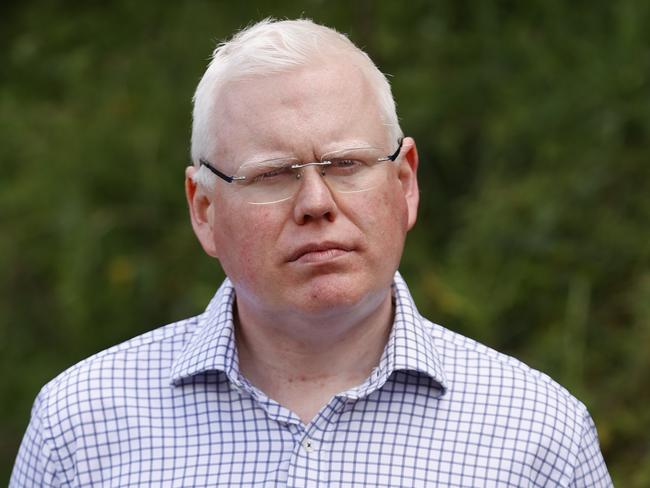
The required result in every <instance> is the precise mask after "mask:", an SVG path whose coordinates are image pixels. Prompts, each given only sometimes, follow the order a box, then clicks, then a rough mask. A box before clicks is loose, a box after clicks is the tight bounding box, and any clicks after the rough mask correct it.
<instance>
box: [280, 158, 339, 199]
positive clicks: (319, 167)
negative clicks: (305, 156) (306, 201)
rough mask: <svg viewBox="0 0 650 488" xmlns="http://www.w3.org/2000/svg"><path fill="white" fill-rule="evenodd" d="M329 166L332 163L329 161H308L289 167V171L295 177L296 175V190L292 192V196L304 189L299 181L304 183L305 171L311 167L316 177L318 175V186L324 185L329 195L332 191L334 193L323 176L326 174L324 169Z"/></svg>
mask: <svg viewBox="0 0 650 488" xmlns="http://www.w3.org/2000/svg"><path fill="white" fill-rule="evenodd" d="M331 164H332V163H331V162H330V161H326V160H323V161H318V160H317V161H309V162H306V163H297V164H293V165H291V169H292V170H293V171H294V172H295V175H296V180H295V182H296V188H295V190H294V194H295V193H299V192H300V191H302V189H303V187H304V183H301V181H302V180H305V181H306V178H305V174H306V172H305V170H308V169H309V168H310V167H313V169H314V171H315V172H316V173H317V175H320V178H319V180H320V184H323V185H325V187H326V188H327V190H328V191H329V192H330V193H331V192H332V191H334V189H333V188H332V187H331V185H330V184H329V183H328V181H327V179H326V178H324V176H325V174H326V168H327V167H328V166H330V165H331Z"/></svg>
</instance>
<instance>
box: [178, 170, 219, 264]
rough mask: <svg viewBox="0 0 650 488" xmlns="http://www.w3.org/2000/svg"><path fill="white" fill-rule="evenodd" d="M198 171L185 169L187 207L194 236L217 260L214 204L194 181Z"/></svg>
mask: <svg viewBox="0 0 650 488" xmlns="http://www.w3.org/2000/svg"><path fill="white" fill-rule="evenodd" d="M196 171H197V170H196V168H195V167H194V166H188V167H187V168H186V169H185V196H186V197H187V205H188V207H189V209H190V219H191V221H192V229H194V234H195V235H196V238H197V239H198V240H199V242H200V243H201V246H202V247H203V250H204V251H205V252H206V253H207V254H208V255H209V256H212V257H214V258H217V257H218V256H217V246H216V243H215V236H214V232H213V230H214V229H213V226H214V215H213V205H214V203H213V202H212V200H211V199H210V197H209V196H208V195H207V193H206V192H205V190H204V189H203V188H202V187H201V185H198V184H197V183H196V182H195V181H194V180H193V179H192V177H193V176H194V173H195V172H196Z"/></svg>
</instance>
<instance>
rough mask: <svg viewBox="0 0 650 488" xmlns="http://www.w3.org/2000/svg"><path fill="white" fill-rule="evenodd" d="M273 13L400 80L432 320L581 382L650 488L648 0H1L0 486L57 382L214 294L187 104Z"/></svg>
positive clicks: (613, 467) (605, 429)
mask: <svg viewBox="0 0 650 488" xmlns="http://www.w3.org/2000/svg"><path fill="white" fill-rule="evenodd" d="M267 15H273V16H276V17H297V16H300V15H304V16H307V17H311V18H314V19H315V20H317V21H319V22H322V23H325V24H328V25H332V26H334V27H336V28H338V30H340V31H343V32H346V33H348V34H349V35H350V37H351V38H352V39H353V40H354V41H355V42H356V43H357V44H358V45H359V46H361V47H362V48H364V49H366V50H367V51H368V52H369V54H370V55H371V57H372V58H373V59H375V61H376V62H377V63H378V64H379V66H380V67H381V69H382V70H384V71H385V72H388V73H392V74H393V75H394V77H392V78H391V80H392V84H393V88H394V94H395V97H396V99H397V101H398V105H399V113H400V117H401V120H402V125H403V128H404V130H405V132H406V133H407V134H409V135H412V136H414V137H415V138H416V141H417V142H418V147H419V151H420V156H421V167H420V185H421V194H422V202H421V209H420V216H419V223H418V225H417V226H416V229H414V230H413V232H412V233H411V235H410V237H409V242H408V244H407V250H406V253H405V256H404V259H403V262H402V271H403V274H404V275H405V276H406V278H407V280H408V281H409V283H410V285H411V288H412V291H413V293H414V295H415V296H416V300H417V302H418V303H419V305H420V307H421V311H422V312H423V313H424V314H425V315H427V316H428V317H430V318H431V319H433V320H435V321H437V322H440V323H443V324H445V325H446V326H448V327H450V328H452V329H455V330H458V331H460V332H461V333H463V334H466V335H469V336H471V337H473V338H476V339H478V340H480V341H483V342H485V343H487V344H489V345H491V346H492V347H495V348H497V349H499V350H502V351H505V352H507V353H510V354H513V355H515V356H517V357H519V358H521V359H523V360H524V361H526V362H527V363H529V364H530V365H532V366H533V367H535V368H538V369H541V370H542V371H545V372H547V373H549V374H550V375H551V376H552V377H554V378H555V379H556V380H558V381H559V382H561V383H562V384H564V385H565V386H567V387H568V388H569V389H570V390H571V391H572V392H573V393H574V394H576V395H577V396H578V397H579V398H581V399H582V400H583V401H584V402H585V403H586V404H587V406H588V407H589V408H590V410H591V412H592V414H593V416H594V418H595V420H596V424H597V426H598V429H599V434H600V438H601V444H602V449H603V452H604V454H605V458H606V460H607V463H608V465H609V468H610V471H611V472H612V475H613V477H614V481H615V483H616V484H617V485H619V486H626V487H642V486H650V436H649V434H648V432H649V431H650V408H649V407H648V405H650V380H649V376H650V375H649V374H648V372H649V371H650V359H649V358H650V354H648V351H649V346H650V230H649V225H648V224H649V222H650V151H649V149H648V147H649V146H648V144H649V142H650V29H648V25H650V3H648V2H645V1H644V0H621V1H617V2H605V1H593V2H586V1H575V2H567V1H560V0H531V1H528V2H516V1H512V0H501V1H496V0H493V1H484V2H470V1H460V0H440V1H436V2H431V1H423V0H415V1H412V2H409V3H408V4H401V3H398V2H391V1H384V2H372V1H370V0H366V1H360V2H355V3H352V4H350V3H343V2H341V3H336V2H325V1H317V0H312V1H307V2H302V3H300V4H299V5H298V4H295V3H294V2H288V1H284V2H282V1H275V2H261V1H260V2H252V3H244V2H237V3H235V2H209V1H193V2H164V3H163V2H154V1H151V0H140V1H134V0H119V1H113V2H110V3H105V2H96V1H95V2H93V1H91V2H88V1H87V2H56V1H53V0H52V1H46V0H44V1H38V2H33V1H32V2H22V3H13V4H12V3H4V4H3V6H2V7H0V41H1V45H2V49H1V50H0V60H1V62H0V124H1V126H0V128H1V130H0V223H1V225H2V227H1V228H0V229H1V230H0V364H1V365H2V379H1V380H0V398H2V402H1V404H0V478H2V477H3V475H5V476H7V477H8V474H9V470H10V468H11V465H12V463H13V459H14V456H15V453H16V450H17V447H18V444H19V442H20V439H21V437H22V433H23V431H24V429H25V426H26V424H27V422H28V415H29V407H30V404H31V402H32V400H33V398H34V396H35V395H36V393H37V391H38V389H39V388H40V387H41V386H42V385H43V384H44V383H45V382H46V381H48V380H49V379H51V378H52V377H53V376H54V375H56V374H57V373H58V372H60V371H61V370H63V369H64V368H65V367H67V366H69V365H71V364H73V363H75V362H77V361H78V360H80V359H82V358H84V357H86V356H88V355H90V354H92V353H94V352H96V351H99V350H101V349H103V348H106V347H108V346H110V345H112V344H115V343H117V342H119V341H122V340H125V339H127V338H129V337H132V336H134V335H136V334H138V333H141V332H144V331H146V330H149V329H152V328H154V327H156V326H158V325H162V324H164V323H168V322H170V321H172V320H176V319H180V318H182V317H186V316H189V315H194V314H196V313H199V312H200V311H201V310H202V308H203V307H204V306H205V304H206V303H207V300H208V299H209V297H210V296H211V294H212V293H213V291H214V290H215V289H216V287H217V285H218V283H219V282H220V280H221V278H222V276H223V275H222V273H221V271H220V270H219V268H218V265H217V264H216V263H215V262H213V261H211V260H210V259H209V258H207V257H206V256H205V255H203V253H202V251H201V249H200V247H199V246H198V244H197V243H196V241H195V239H194V236H193V234H192V232H191V229H190V226H189V223H188V219H187V211H186V209H185V201H184V195H183V185H182V180H183V171H184V167H185V165H186V164H187V161H188V159H189V157H188V145H189V142H188V141H189V132H190V110H191V104H190V99H191V96H192V93H193V90H194V87H195V85H196V83H197V81H198V79H199V78H200V76H201V74H202V71H203V69H204V68H205V65H206V60H207V57H208V55H209V53H210V52H211V50H212V48H213V47H214V43H215V41H216V40H218V39H222V38H224V37H226V36H229V35H230V34H231V33H232V32H234V31H235V30H236V29H238V28H241V27H243V26H244V25H246V24H248V23H249V22H251V21H254V20H259V19H261V18H263V17H265V16H267Z"/></svg>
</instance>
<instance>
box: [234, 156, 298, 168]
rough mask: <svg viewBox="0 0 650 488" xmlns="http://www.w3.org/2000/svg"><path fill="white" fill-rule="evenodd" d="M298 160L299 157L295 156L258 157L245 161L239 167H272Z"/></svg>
mask: <svg viewBox="0 0 650 488" xmlns="http://www.w3.org/2000/svg"><path fill="white" fill-rule="evenodd" d="M296 161H298V158H296V157H295V156H278V157H272V158H262V159H260V158H257V159H253V160H248V161H245V162H243V163H242V164H241V165H240V166H239V168H240V169H241V168H255V167H266V168H268V167H271V168H279V167H281V166H284V165H286V164H287V163H295V162H296Z"/></svg>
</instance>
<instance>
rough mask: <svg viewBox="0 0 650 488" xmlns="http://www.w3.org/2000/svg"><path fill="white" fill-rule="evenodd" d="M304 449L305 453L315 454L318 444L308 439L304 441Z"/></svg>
mask: <svg viewBox="0 0 650 488" xmlns="http://www.w3.org/2000/svg"><path fill="white" fill-rule="evenodd" d="M302 448H303V449H304V450H305V452H314V451H315V450H316V444H315V443H314V441H312V440H311V439H310V438H309V437H306V438H305V439H304V440H303V441H302Z"/></svg>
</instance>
